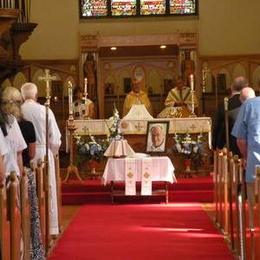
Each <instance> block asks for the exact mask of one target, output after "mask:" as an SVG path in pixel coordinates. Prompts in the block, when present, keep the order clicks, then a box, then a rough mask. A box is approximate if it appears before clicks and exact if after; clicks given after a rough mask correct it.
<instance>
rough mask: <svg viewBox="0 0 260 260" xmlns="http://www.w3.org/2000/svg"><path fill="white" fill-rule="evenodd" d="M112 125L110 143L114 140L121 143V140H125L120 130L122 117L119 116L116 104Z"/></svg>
mask: <svg viewBox="0 0 260 260" xmlns="http://www.w3.org/2000/svg"><path fill="white" fill-rule="evenodd" d="M112 120H113V122H112V125H111V126H110V127H109V126H108V129H109V140H110V142H111V141H112V140H116V141H119V140H121V139H123V135H122V132H121V129H120V121H121V120H120V116H119V112H118V110H117V108H116V106H115V104H114V109H113V116H112Z"/></svg>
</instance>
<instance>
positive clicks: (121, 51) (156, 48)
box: [99, 45, 179, 58]
mask: <svg viewBox="0 0 260 260" xmlns="http://www.w3.org/2000/svg"><path fill="white" fill-rule="evenodd" d="M111 47H112V46H111ZM113 47H116V48H117V49H116V50H111V49H110V47H101V48H100V49H99V56H100V57H110V58H111V57H141V56H172V55H174V56H175V55H178V52H179V48H178V46H177V45H167V46H166V48H165V49H161V48H160V45H149V46H119V47H117V46H113Z"/></svg>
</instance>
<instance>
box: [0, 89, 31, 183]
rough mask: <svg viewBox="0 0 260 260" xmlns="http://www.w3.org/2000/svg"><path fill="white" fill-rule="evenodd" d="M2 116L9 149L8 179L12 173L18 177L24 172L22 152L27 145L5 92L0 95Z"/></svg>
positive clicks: (5, 163) (7, 161) (6, 175)
mask: <svg viewBox="0 0 260 260" xmlns="http://www.w3.org/2000/svg"><path fill="white" fill-rule="evenodd" d="M0 104H1V105H0V114H1V121H2V125H1V128H2V130H3V133H4V136H5V141H6V144H7V147H8V152H7V153H6V154H5V156H4V166H5V176H4V178H8V176H9V175H10V173H11V172H12V171H14V172H16V174H17V175H18V176H20V175H21V173H22V172H23V158H22V152H23V150H24V149H26V147H27V145H26V143H25V141H24V138H23V135H22V133H21V130H20V127H19V125H18V123H17V120H16V118H15V117H14V116H13V115H12V114H11V113H10V106H12V104H11V102H10V101H9V100H8V98H7V97H5V96H4V92H3V91H1V94H0Z"/></svg>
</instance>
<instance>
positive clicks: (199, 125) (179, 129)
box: [67, 117, 212, 175]
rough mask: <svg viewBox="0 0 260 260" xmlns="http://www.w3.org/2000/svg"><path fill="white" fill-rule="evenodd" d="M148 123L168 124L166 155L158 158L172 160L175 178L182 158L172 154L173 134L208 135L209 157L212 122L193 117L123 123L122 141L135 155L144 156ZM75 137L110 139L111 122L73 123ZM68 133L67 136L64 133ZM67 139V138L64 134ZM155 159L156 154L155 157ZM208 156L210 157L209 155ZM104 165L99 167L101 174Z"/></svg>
mask: <svg viewBox="0 0 260 260" xmlns="http://www.w3.org/2000/svg"><path fill="white" fill-rule="evenodd" d="M148 121H155V122H156V121H158V122H159V121H168V122H169V132H168V138H167V142H166V151H165V152H164V153H160V154H159V155H162V156H168V157H170V159H171V160H172V162H173V164H174V167H175V169H176V174H177V175H178V174H180V172H183V169H184V166H183V158H182V157H181V156H180V155H179V154H178V153H176V152H174V151H173V147H174V138H173V136H174V134H187V133H189V134H191V135H198V134H206V135H207V144H206V145H207V150H208V154H209V155H210V154H211V153H210V149H211V135H212V133H211V128H212V122H211V118H210V117H192V118H164V119H162V118H160V119H156V118H155V119H152V120H140V119H139V120H122V121H121V130H122V132H123V134H124V137H125V138H126V139H127V141H128V143H129V144H130V146H131V147H132V148H133V149H134V151H135V152H142V153H145V150H146V132H147V124H148ZM74 123H75V128H76V130H75V132H74V134H76V135H89V134H91V135H94V136H104V137H105V136H107V135H109V127H110V126H111V124H112V120H106V119H97V120H74ZM67 133H68V132H67ZM67 137H68V134H67ZM155 155H158V154H155ZM210 156H211V155H210ZM208 161H209V158H206V160H205V162H203V165H202V167H201V169H199V171H202V172H203V174H206V173H207V172H209V170H210V169H209V162H208ZM104 165H105V164H104V163H102V164H101V166H100V167H99V168H100V169H99V170H101V171H103V168H104Z"/></svg>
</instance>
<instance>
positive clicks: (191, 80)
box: [190, 74, 194, 91]
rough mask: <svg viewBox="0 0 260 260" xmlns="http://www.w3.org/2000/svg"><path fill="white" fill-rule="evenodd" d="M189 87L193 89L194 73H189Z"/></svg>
mask: <svg viewBox="0 0 260 260" xmlns="http://www.w3.org/2000/svg"><path fill="white" fill-rule="evenodd" d="M190 89H191V91H193V90H194V75H193V74H190Z"/></svg>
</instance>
